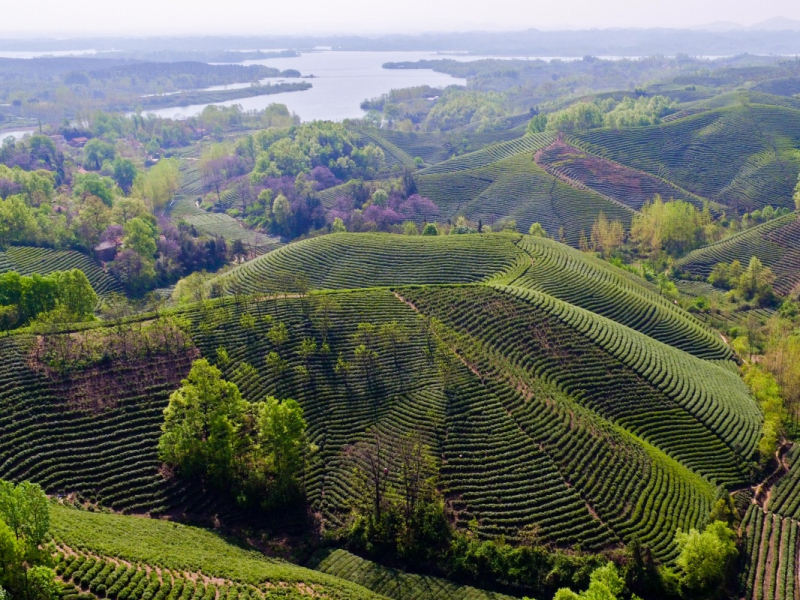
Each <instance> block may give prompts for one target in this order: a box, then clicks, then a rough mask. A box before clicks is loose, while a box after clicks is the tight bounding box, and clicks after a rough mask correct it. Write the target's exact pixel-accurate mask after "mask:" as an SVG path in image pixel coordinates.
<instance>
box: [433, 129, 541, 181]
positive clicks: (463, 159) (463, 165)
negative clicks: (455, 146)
mask: <svg viewBox="0 0 800 600" xmlns="http://www.w3.org/2000/svg"><path fill="white" fill-rule="evenodd" d="M554 140H555V134H554V133H537V134H534V135H526V136H524V137H521V138H517V139H514V140H511V141H508V142H503V143H501V144H496V145H494V146H490V147H488V148H484V149H483V150H478V151H477V152H471V153H469V154H464V155H463V156H456V157H454V158H451V159H450V160H446V161H444V162H441V163H438V164H436V165H434V166H432V167H428V168H427V169H423V170H422V171H420V175H436V174H439V173H454V172H457V171H469V170H472V169H479V168H481V167H486V166H489V165H491V164H492V163H495V162H498V161H501V160H504V159H506V158H511V157H512V156H517V155H518V154H524V153H533V152H536V151H537V150H541V149H542V148H546V147H547V146H549V145H550V144H552V143H553V141H554Z"/></svg>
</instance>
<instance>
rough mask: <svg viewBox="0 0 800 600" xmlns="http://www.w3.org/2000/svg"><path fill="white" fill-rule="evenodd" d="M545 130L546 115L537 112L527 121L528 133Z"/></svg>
mask: <svg viewBox="0 0 800 600" xmlns="http://www.w3.org/2000/svg"><path fill="white" fill-rule="evenodd" d="M546 130H547V115H545V114H538V115H536V116H535V117H533V118H532V119H531V120H530V121H529V122H528V133H544V132H545V131H546Z"/></svg>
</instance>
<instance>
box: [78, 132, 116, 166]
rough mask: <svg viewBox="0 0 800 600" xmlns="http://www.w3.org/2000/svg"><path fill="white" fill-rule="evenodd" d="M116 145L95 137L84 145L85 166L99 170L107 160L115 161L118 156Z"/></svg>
mask: <svg viewBox="0 0 800 600" xmlns="http://www.w3.org/2000/svg"><path fill="white" fill-rule="evenodd" d="M116 154H117V153H116V150H114V146H113V145H112V144H109V143H108V142H104V141H103V140H101V139H99V138H93V139H91V140H89V141H88V142H86V145H85V146H84V147H83V166H84V168H86V169H89V170H92V171H99V170H100V167H101V166H102V165H103V163H104V162H105V161H107V160H109V161H113V160H114V157H115V156H116Z"/></svg>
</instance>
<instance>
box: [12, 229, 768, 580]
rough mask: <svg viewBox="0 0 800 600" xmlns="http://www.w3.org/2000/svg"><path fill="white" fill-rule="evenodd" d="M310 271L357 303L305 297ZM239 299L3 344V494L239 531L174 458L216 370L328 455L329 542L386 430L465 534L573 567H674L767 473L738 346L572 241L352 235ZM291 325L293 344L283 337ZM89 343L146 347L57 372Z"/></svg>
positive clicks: (251, 282) (320, 487) (256, 282)
mask: <svg viewBox="0 0 800 600" xmlns="http://www.w3.org/2000/svg"><path fill="white" fill-rule="evenodd" d="M376 256H377V259H376ZM286 273H290V274H291V275H292V277H295V278H296V277H297V276H298V275H300V276H303V275H305V277H306V278H307V279H308V281H309V283H310V285H311V287H314V288H319V289H328V290H332V289H335V290H336V291H327V292H325V291H322V292H315V293H312V294H307V293H306V292H305V290H301V293H298V292H297V291H294V290H291V289H289V290H287V289H285V288H283V287H282V285H281V284H282V283H285V282H286V281H287V279H286ZM288 281H289V282H290V283H292V282H294V281H296V279H292V278H290V279H288ZM237 282H239V283H241V285H243V286H245V287H242V288H237ZM218 283H221V284H222V287H221V288H219V289H222V290H228V292H229V293H232V295H230V296H227V297H225V298H221V299H217V300H212V301H207V302H204V303H201V304H198V305H192V306H189V307H187V308H183V309H180V310H179V311H177V312H176V313H175V314H174V315H172V316H167V317H162V319H161V320H157V321H153V320H149V321H143V322H141V323H139V324H138V325H137V324H136V323H132V324H130V325H129V326H128V328H123V329H122V330H121V331H120V330H118V328H117V326H107V327H99V328H96V329H94V330H91V331H90V332H89V333H73V334H60V335H49V336H44V337H42V338H40V339H39V340H38V341H37V340H34V339H33V338H30V337H28V336H27V335H25V334H21V335H17V336H11V337H9V338H6V339H4V340H2V341H0V345H1V346H2V348H1V349H0V350H1V351H2V354H3V356H4V357H6V360H4V362H3V365H2V366H0V433H2V437H1V439H2V444H0V477H3V478H8V479H12V480H20V479H29V480H32V481H37V482H40V483H41V484H42V485H43V486H44V487H45V489H46V490H47V491H49V492H51V493H60V494H65V495H70V496H71V495H73V494H74V495H75V496H76V497H77V498H79V499H81V500H84V501H91V502H98V503H100V504H101V505H104V506H108V507H112V508H114V509H117V510H123V511H127V512H145V513H150V514H152V515H158V514H164V513H169V514H187V515H192V514H194V515H208V514H219V515H222V516H223V517H224V516H225V515H229V514H231V513H230V508H229V507H226V506H225V504H224V502H220V500H219V499H218V498H215V497H214V496H213V495H209V494H204V493H202V490H201V489H199V488H198V487H197V484H192V483H187V482H183V481H181V480H178V479H173V478H170V477H166V478H165V477H164V475H163V474H162V473H161V471H160V464H159V462H158V458H157V456H156V446H155V444H156V440H157V438H158V436H159V433H160V430H159V426H160V423H161V419H162V415H161V411H162V410H163V408H164V406H165V405H166V401H167V397H168V395H169V393H170V391H171V390H173V389H175V387H177V385H178V383H179V380H180V379H181V378H182V377H184V376H185V374H186V373H187V372H188V369H189V367H190V364H191V361H192V359H193V358H195V357H197V356H203V357H206V358H208V359H209V360H211V361H212V362H215V363H217V364H218V366H219V367H220V368H221V369H222V370H223V372H224V376H225V377H226V378H227V379H229V380H231V381H234V382H236V383H237V385H238V386H239V388H240V389H241V390H242V393H243V395H244V397H246V398H248V399H259V398H263V397H264V396H265V395H267V394H271V395H276V396H278V397H281V398H287V397H293V398H296V399H297V400H298V401H299V402H300V403H301V405H302V407H303V409H304V413H305V417H306V419H307V421H308V423H309V434H310V437H311V441H312V442H313V443H314V444H315V445H316V446H317V447H318V449H319V450H318V451H317V452H316V453H315V454H314V456H313V458H312V460H311V463H310V465H309V468H308V471H307V473H306V476H305V482H306V489H307V493H308V497H309V501H310V503H311V506H312V510H313V511H314V512H316V513H318V514H319V515H320V516H321V517H322V518H323V519H324V520H325V522H327V523H328V524H329V526H335V525H337V524H340V523H342V522H343V521H344V519H346V517H347V515H348V514H349V511H350V508H349V507H350V502H351V499H352V498H353V494H354V483H353V480H352V472H353V466H354V464H353V460H354V458H353V454H352V453H351V452H350V451H349V449H350V448H352V447H354V446H357V445H358V444H360V443H363V441H364V440H365V438H366V436H367V431H368V430H369V429H370V428H376V429H377V431H379V432H380V433H381V435H382V436H384V438H385V440H386V443H387V444H388V445H389V446H390V447H392V446H394V445H395V444H396V443H398V441H399V440H400V439H402V437H403V436H404V435H405V434H406V433H407V432H411V431H418V432H419V433H420V435H421V436H422V437H423V439H424V440H425V443H426V445H427V446H428V448H429V450H428V451H429V452H430V455H431V458H432V460H434V462H435V464H436V465H437V466H438V470H439V481H440V485H441V488H442V490H443V491H444V492H445V494H446V498H447V503H448V505H449V506H450V507H451V508H452V511H453V514H454V516H455V520H456V524H457V526H459V527H466V525H467V523H470V522H471V523H474V525H473V526H472V527H474V528H475V530H476V532H477V533H478V534H479V535H480V536H482V537H485V538H497V537H500V536H503V537H504V538H506V539H509V540H514V539H517V537H518V536H519V534H520V530H521V529H522V528H525V527H529V526H531V527H535V528H536V530H537V532H538V535H539V537H540V539H541V540H542V541H544V542H546V543H550V544H553V545H555V546H558V547H569V546H572V545H574V544H579V545H580V546H581V547H582V548H584V549H588V550H601V549H611V548H615V547H619V546H620V545H622V544H625V543H627V542H629V541H631V540H632V539H634V538H636V539H639V540H640V541H641V542H642V543H644V544H646V545H648V546H649V547H650V548H651V549H652V552H653V553H654V555H655V556H656V557H658V558H659V559H663V560H668V559H670V558H672V557H674V555H675V547H674V545H673V538H674V533H675V531H676V530H678V529H684V530H685V529H687V528H689V527H699V526H702V524H703V523H704V521H705V519H706V517H707V514H708V511H709V510H710V507H711V504H712V502H713V500H714V498H715V494H716V486H717V485H731V486H735V485H742V484H744V483H745V482H747V481H749V478H750V476H751V475H750V473H751V469H752V457H753V452H754V450H755V447H756V445H757V443H758V440H759V437H760V430H761V414H760V412H759V410H758V408H757V406H756V405H755V403H754V401H753V400H752V398H751V397H750V395H749V394H748V392H747V390H746V388H745V387H744V385H743V383H742V382H741V380H740V379H739V378H738V376H737V375H736V373H735V370H733V369H731V368H730V366H731V365H732V364H733V363H732V362H731V361H730V359H731V358H732V355H731V354H730V351H729V350H728V349H727V347H726V346H725V345H724V344H723V343H722V342H721V340H719V339H718V338H717V337H716V336H714V335H712V334H711V332H710V331H709V330H707V329H705V328H704V327H703V326H702V325H701V324H700V323H699V322H697V321H696V320H694V318H693V317H691V316H690V315H688V313H685V312H683V311H682V310H681V309H679V308H677V307H675V306H674V305H672V304H670V303H669V302H666V301H664V300H663V299H661V298H660V297H659V296H658V294H657V292H655V291H654V290H653V289H651V288H650V287H648V285H647V284H646V283H645V282H644V281H639V280H637V278H635V277H634V276H632V275H631V274H630V273H627V272H624V271H621V270H618V269H616V268H615V267H612V266H610V265H607V264H602V263H601V261H598V260H596V259H589V258H588V257H585V256H584V255H583V254H582V253H579V252H577V251H574V250H572V249H570V248H568V247H566V246H563V245H560V244H558V243H556V242H553V241H551V240H543V239H538V238H531V237H528V236H519V235H510V234H492V235H466V236H449V237H447V238H437V237H403V236H388V235H379V234H339V235H330V236H323V237H321V238H315V239H310V240H307V241H303V242H298V243H295V244H291V245H288V246H286V247H283V248H281V249H279V250H276V251H273V252H271V253H269V254H267V255H265V256H263V257H261V258H259V259H256V260H255V261H251V262H250V263H247V264H246V265H243V266H242V267H240V268H239V269H236V270H233V271H231V272H230V273H228V274H226V275H223V276H221V277H220V278H219V279H218ZM212 284H213V282H212ZM276 291H286V292H289V293H288V294H280V293H277V294H276V293H275V292H276ZM233 292H236V293H235V294H233ZM242 292H249V293H254V294H255V295H252V296H247V295H243V293H242ZM270 292H272V293H271V294H270ZM619 294H622V295H621V296H620V295H619ZM619 305H626V306H630V307H631V310H630V311H628V312H626V311H621V310H617V307H618V306H619ZM246 315H249V316H248V318H246V319H245V318H243V317H245V316H246ZM251 317H252V318H251ZM176 318H177V320H173V319H176ZM178 323H180V326H179V329H175V326H176V324H178ZM276 323H282V324H284V325H285V326H286V330H287V332H288V339H287V340H286V341H283V342H277V343H276V342H273V341H270V338H269V336H267V333H268V332H269V331H270V329H271V328H272V327H274V326H275V325H276ZM85 335H91V336H93V337H92V339H95V340H98V337H99V339H103V338H104V336H107V337H108V338H109V339H111V338H113V336H119V335H124V336H128V337H127V338H125V339H127V340H128V341H127V342H126V343H125V344H122V346H121V347H123V348H128V347H136V348H140V349H142V350H141V351H140V352H136V353H133V354H118V355H115V356H112V357H111V358H110V359H109V360H102V361H97V360H89V361H88V362H87V360H86V359H85V358H81V356H82V355H78V356H72V355H69V356H67V357H66V358H68V359H69V360H62V361H60V362H59V361H58V360H56V359H57V358H58V357H59V356H60V354H59V352H63V349H64V348H70V347H71V348H73V349H79V348H83V347H84V346H86V344H84V343H81V340H82V339H83V338H82V337H81V336H85ZM65 336H69V337H65ZM153 336H155V338H156V339H158V340H161V341H160V342H158V343H153V342H152V341H148V340H153ZM137 340H139V341H137ZM309 340H313V341H314V342H313V346H314V348H315V350H314V351H313V352H311V353H310V354H309V353H308V352H301V351H300V346H301V344H305V346H308V345H309V343H310V342H309ZM359 344H364V345H365V347H368V348H370V349H371V350H372V352H373V354H371V355H370V356H372V358H370V359H369V360H367V361H366V362H365V361H363V360H361V359H359V358H358V356H359V355H358V353H356V352H355V349H356V347H357V346H358V345H359ZM220 348H224V349H225V350H226V352H227V356H228V360H226V361H224V362H223V361H220V359H219V354H218V351H219V349H220ZM75 351H76V352H79V351H78V350H75ZM271 352H274V353H277V354H278V355H279V356H280V357H281V361H279V362H275V361H274V360H273V361H271V362H270V361H266V360H265V357H266V356H267V355H269V354H270V353H271ZM70 356H72V358H70ZM341 361H344V363H343V364H345V365H346V368H345V367H341V368H338V369H337V368H334V366H335V365H336V364H337V362H339V363H341ZM54 365H61V367H60V368H58V369H57V368H55V366H54ZM65 365H66V370H65ZM143 374H144V376H143ZM391 460H395V459H394V458H393V459H391ZM396 471H397V470H396V469H394V468H392V469H390V472H392V473H395V472H396ZM120 518H121V517H120ZM86 543H88V542H86ZM95 543H99V542H95ZM96 551H97V552H100V551H101V549H100V548H98V549H97V550H96ZM102 551H103V552H107V550H102ZM136 560H144V559H143V558H142V559H138V558H137V559H136ZM170 568H171V567H170ZM348 568H349V567H348ZM353 568H356V567H353ZM337 569H338V567H337ZM357 569H358V570H359V572H360V573H362V574H361V575H359V576H358V578H357V579H356V581H357V582H358V583H364V584H365V585H367V584H366V583H365V582H368V581H372V579H370V578H369V577H367V576H366V575H365V574H364V573H363V572H362V571H361V567H357ZM342 570H345V569H344V567H342ZM204 572H205V570H204ZM418 584H420V582H419V581H417V580H414V581H413V582H411V583H408V585H413V586H417V585H418ZM376 585H377V584H376ZM403 585H406V584H405V583H404V584H403ZM370 586H372V583H370V584H369V586H368V587H370ZM375 589H376V590H379V591H380V590H384V588H383V587H379V588H378V587H376V588H375ZM380 593H383V591H381V592H380Z"/></svg>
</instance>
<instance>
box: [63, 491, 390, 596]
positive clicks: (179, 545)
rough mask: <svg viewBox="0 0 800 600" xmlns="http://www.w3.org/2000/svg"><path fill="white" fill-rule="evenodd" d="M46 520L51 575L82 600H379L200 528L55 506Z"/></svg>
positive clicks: (352, 586)
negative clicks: (53, 566)
mask: <svg viewBox="0 0 800 600" xmlns="http://www.w3.org/2000/svg"><path fill="white" fill-rule="evenodd" d="M51 514H52V517H51V518H52V529H53V534H54V535H53V537H54V538H55V541H56V544H57V546H58V548H59V549H60V551H61V553H60V554H61V560H60V561H59V563H58V565H57V573H58V574H59V577H60V578H61V580H62V581H64V582H67V583H71V584H72V585H73V586H77V587H80V588H81V589H84V590H86V592H85V593H88V597H85V596H82V597H81V598H82V600H88V599H91V598H102V597H106V598H109V599H110V600H121V599H127V600H141V599H142V598H158V599H159V600H167V599H171V600H178V599H180V600H192V599H194V600H214V599H215V598H222V599H225V600H227V599H231V600H266V599H268V598H291V599H295V600H298V599H301V598H307V597H309V596H312V597H317V598H329V599H336V600H349V599H351V598H352V599H356V600H371V599H373V598H375V599H378V598H382V596H378V595H377V594H374V593H372V592H370V591H369V590H367V589H366V588H364V587H361V586H359V585H356V584H354V583H351V582H349V581H346V580H345V579H341V578H338V577H334V576H332V575H328V574H326V573H322V572H319V571H314V570H311V569H305V568H303V567H298V566H296V565H293V564H291V563H288V562H284V561H281V560H277V559H270V558H267V557H265V556H264V555H263V554H261V553H260V552H256V551H253V550H248V549H245V548H242V547H241V546H236V545H233V544H230V543H228V542H226V541H224V540H223V539H222V538H221V537H219V536H218V535H216V534H214V533H212V532H210V531H206V530H203V529H198V528H195V527H188V526H186V525H179V524H178V523H172V522H169V521H162V520H158V519H142V518H137V517H129V516H122V515H114V514H102V513H90V512H85V511H78V510H75V509H70V508H63V507H59V506H54V507H53V508H52V509H51ZM75 591H76V592H77V591H79V590H75ZM68 597H69V596H65V597H64V598H65V600H66V598H68Z"/></svg>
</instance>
